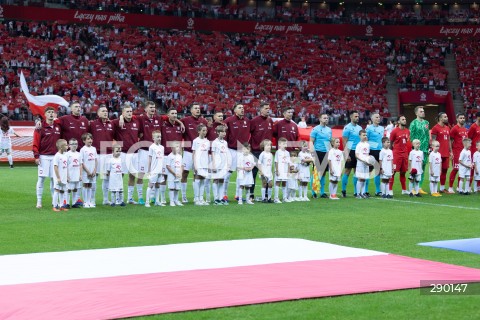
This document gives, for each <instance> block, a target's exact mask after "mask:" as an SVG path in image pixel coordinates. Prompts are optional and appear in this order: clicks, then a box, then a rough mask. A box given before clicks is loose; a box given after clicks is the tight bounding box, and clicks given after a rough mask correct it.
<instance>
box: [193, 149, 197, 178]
mask: <svg viewBox="0 0 480 320" xmlns="http://www.w3.org/2000/svg"><path fill="white" fill-rule="evenodd" d="M196 154H197V153H196V151H195V150H194V149H193V148H192V159H193V172H195V173H196V172H197V158H196Z"/></svg>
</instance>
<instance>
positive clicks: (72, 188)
mask: <svg viewBox="0 0 480 320" xmlns="http://www.w3.org/2000/svg"><path fill="white" fill-rule="evenodd" d="M68 146H69V147H70V150H69V151H68V152H67V163H68V195H67V204H66V207H67V208H69V207H70V195H71V196H72V208H80V207H81V206H80V204H78V203H77V201H78V200H79V199H80V189H81V188H82V186H81V181H82V159H81V157H80V152H78V151H77V147H78V141H77V139H75V138H72V139H70V141H69V142H68Z"/></svg>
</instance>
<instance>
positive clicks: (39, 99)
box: [20, 72, 68, 117]
mask: <svg viewBox="0 0 480 320" xmlns="http://www.w3.org/2000/svg"><path fill="white" fill-rule="evenodd" d="M20 86H21V88H22V91H23V93H24V94H25V97H26V98H27V100H28V105H29V107H30V110H31V111H32V114H33V115H40V116H41V117H43V116H44V113H45V109H46V108H47V107H53V108H54V109H55V110H58V107H59V106H64V107H68V102H67V100H65V99H63V98H62V97H60V96H57V95H55V94H47V95H43V96H33V95H31V94H30V91H29V90H28V86H27V81H26V80H25V76H24V75H23V72H21V73H20Z"/></svg>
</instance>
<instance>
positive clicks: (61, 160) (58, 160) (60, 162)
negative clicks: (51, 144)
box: [53, 152, 68, 184]
mask: <svg viewBox="0 0 480 320" xmlns="http://www.w3.org/2000/svg"><path fill="white" fill-rule="evenodd" d="M53 166H54V167H55V166H56V167H58V174H59V175H60V177H59V178H60V182H61V183H63V184H66V183H67V170H68V160H67V154H66V153H60V152H57V153H56V154H55V156H54V157H53ZM54 177H55V181H57V175H56V174H54Z"/></svg>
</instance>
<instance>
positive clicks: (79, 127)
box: [55, 101, 88, 150]
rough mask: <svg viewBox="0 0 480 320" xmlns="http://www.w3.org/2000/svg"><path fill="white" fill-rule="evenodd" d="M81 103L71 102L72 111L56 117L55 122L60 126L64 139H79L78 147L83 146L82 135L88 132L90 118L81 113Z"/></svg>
mask: <svg viewBox="0 0 480 320" xmlns="http://www.w3.org/2000/svg"><path fill="white" fill-rule="evenodd" d="M80 110H81V107H80V103H79V102H78V101H74V102H71V103H70V112H71V114H67V115H64V116H61V117H60V118H58V119H55V124H57V125H58V126H59V128H60V133H61V135H62V139H65V140H67V141H70V139H72V138H74V139H76V140H77V141H78V149H79V150H80V149H81V148H82V147H83V141H82V135H83V134H84V133H87V132H88V119H87V118H85V117H84V116H82V115H81V114H80Z"/></svg>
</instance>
